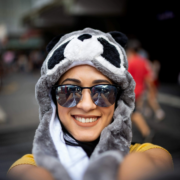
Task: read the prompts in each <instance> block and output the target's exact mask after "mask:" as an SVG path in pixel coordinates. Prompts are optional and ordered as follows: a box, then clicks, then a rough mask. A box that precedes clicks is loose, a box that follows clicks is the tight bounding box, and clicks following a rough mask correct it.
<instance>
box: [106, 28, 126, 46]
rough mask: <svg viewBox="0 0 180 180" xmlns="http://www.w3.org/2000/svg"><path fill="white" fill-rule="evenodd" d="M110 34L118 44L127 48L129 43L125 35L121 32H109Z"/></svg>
mask: <svg viewBox="0 0 180 180" xmlns="http://www.w3.org/2000/svg"><path fill="white" fill-rule="evenodd" d="M109 34H111V36H112V37H113V38H114V39H115V40H116V42H118V43H119V44H120V45H121V46H122V47H125V45H126V44H127V42H128V38H127V36H126V35H125V34H123V33H122V32H119V31H111V32H109Z"/></svg>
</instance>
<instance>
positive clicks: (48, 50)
mask: <svg viewBox="0 0 180 180" xmlns="http://www.w3.org/2000/svg"><path fill="white" fill-rule="evenodd" d="M62 36H63V35H59V36H56V37H54V38H53V39H52V40H51V41H50V42H49V43H48V45H47V46H46V51H47V52H50V51H51V49H52V48H53V47H54V46H55V44H56V43H57V42H58V41H59V40H60V38H61V37H62Z"/></svg>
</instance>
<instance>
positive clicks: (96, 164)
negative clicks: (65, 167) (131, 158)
mask: <svg viewBox="0 0 180 180" xmlns="http://www.w3.org/2000/svg"><path fill="white" fill-rule="evenodd" d="M122 160H123V155H122V154H121V153H120V152H119V151H107V152H105V153H103V154H101V155H99V156H98V157H97V158H96V159H94V160H91V161H90V163H89V166H88V168H87V170H86V172H85V173H84V178H83V180H116V179H117V172H118V169H119V167H120V163H121V162H122Z"/></svg>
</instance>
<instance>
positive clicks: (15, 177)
mask: <svg viewBox="0 0 180 180" xmlns="http://www.w3.org/2000/svg"><path fill="white" fill-rule="evenodd" d="M8 178H9V179H10V180H42V179H43V180H54V179H53V177H52V175H51V174H50V173H49V172H48V171H47V170H45V169H43V168H41V167H37V166H33V165H28V164H22V165H18V166H15V167H13V168H12V169H11V170H10V171H9V172H8Z"/></svg>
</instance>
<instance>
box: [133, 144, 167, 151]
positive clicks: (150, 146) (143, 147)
mask: <svg viewBox="0 0 180 180" xmlns="http://www.w3.org/2000/svg"><path fill="white" fill-rule="evenodd" d="M155 148H159V149H163V150H165V151H167V150H166V149H164V148H163V147H161V146H158V145H155V144H152V143H143V144H139V143H134V144H131V146H130V153H132V152H144V151H147V150H149V149H155ZM167 152H168V151H167ZM168 153H169V152H168Z"/></svg>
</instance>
